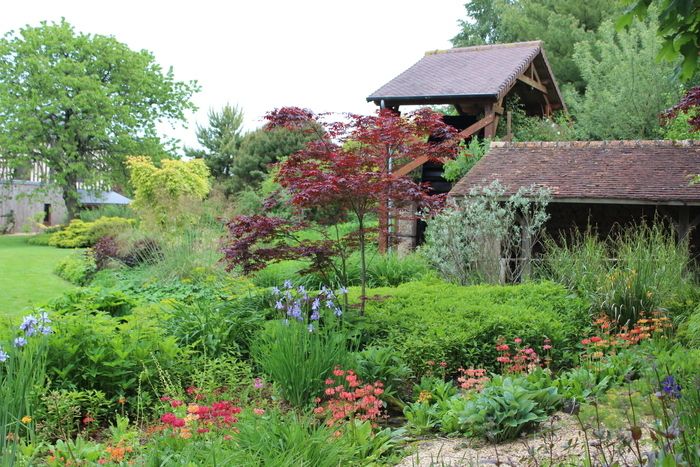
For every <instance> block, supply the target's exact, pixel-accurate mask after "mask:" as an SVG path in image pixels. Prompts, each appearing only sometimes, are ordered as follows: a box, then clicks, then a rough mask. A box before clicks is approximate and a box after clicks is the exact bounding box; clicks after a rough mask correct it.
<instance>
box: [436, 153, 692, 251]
mask: <svg viewBox="0 0 700 467" xmlns="http://www.w3.org/2000/svg"><path fill="white" fill-rule="evenodd" d="M698 173H700V141H668V140H662V141H573V142H527V143H508V142H493V143H491V147H490V150H489V151H488V153H487V154H486V155H485V156H484V157H483V158H482V159H481V160H480V161H479V162H477V164H476V165H475V166H474V167H473V168H472V169H471V170H470V171H469V173H467V175H465V176H464V177H463V178H462V179H461V180H459V181H458V182H457V183H456V184H455V186H454V188H452V190H451V191H450V193H449V198H452V199H454V198H459V197H465V196H469V192H470V191H471V190H472V188H476V187H483V186H487V185H489V184H490V183H492V182H493V181H496V180H498V181H499V182H500V183H501V184H502V185H503V186H504V187H505V188H506V193H505V195H506V196H509V195H511V194H513V193H515V192H516V191H517V190H518V188H520V187H529V186H532V185H536V186H542V187H546V188H548V189H549V190H550V191H551V194H552V201H551V202H550V204H549V206H548V212H549V214H550V216H551V217H550V219H549V221H548V222H547V225H546V228H547V231H548V232H549V233H550V234H551V233H556V232H558V231H570V230H571V228H573V227H577V228H579V229H585V228H586V227H587V226H588V225H589V224H591V225H592V226H593V227H595V228H596V229H597V231H598V232H599V233H600V234H601V235H602V236H604V235H607V234H608V233H610V232H611V231H612V230H613V229H614V228H616V227H617V226H620V225H626V224H629V223H632V222H640V221H642V220H643V219H646V220H652V219H654V218H655V216H663V217H665V218H666V219H668V221H669V222H670V223H671V224H672V225H673V226H674V227H675V229H676V231H677V234H678V238H679V239H684V238H686V237H687V236H690V237H689V241H690V245H691V248H692V250H693V252H694V253H695V254H698V253H700V234H699V233H698V230H697V229H696V227H697V226H698V224H699V223H700V184H691V183H690V181H691V177H692V176H693V175H695V174H698Z"/></svg>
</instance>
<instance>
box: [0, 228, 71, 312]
mask: <svg viewBox="0 0 700 467" xmlns="http://www.w3.org/2000/svg"><path fill="white" fill-rule="evenodd" d="M71 253H72V250H64V249H59V248H53V247H48V246H34V245H28V244H27V243H26V237H23V236H15V235H5V236H0V320H4V318H6V317H16V316H18V315H21V314H22V312H23V310H25V309H26V308H27V307H30V306H32V305H38V304H41V303H43V302H46V301H47V300H49V299H51V298H54V297H56V296H58V295H60V294H61V293H63V292H65V291H66V290H69V289H71V288H73V287H74V286H73V285H71V284H70V283H68V282H66V281H64V280H63V279H61V278H59V277H58V276H56V275H55V274H54V273H53V269H54V267H55V266H56V263H58V261H59V260H60V259H61V258H63V257H65V256H67V255H69V254H71Z"/></svg>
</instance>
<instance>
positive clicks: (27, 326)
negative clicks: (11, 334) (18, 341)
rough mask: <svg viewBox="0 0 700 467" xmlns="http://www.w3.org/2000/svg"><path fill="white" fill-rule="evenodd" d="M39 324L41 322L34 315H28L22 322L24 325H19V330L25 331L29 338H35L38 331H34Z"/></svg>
mask: <svg viewBox="0 0 700 467" xmlns="http://www.w3.org/2000/svg"><path fill="white" fill-rule="evenodd" d="M37 324H39V321H37V319H36V318H35V317H34V316H33V315H28V316H25V317H24V320H23V321H22V324H20V325H19V328H20V329H21V330H22V331H24V333H25V334H26V335H27V336H33V335H34V334H36V329H34V326H36V325H37Z"/></svg>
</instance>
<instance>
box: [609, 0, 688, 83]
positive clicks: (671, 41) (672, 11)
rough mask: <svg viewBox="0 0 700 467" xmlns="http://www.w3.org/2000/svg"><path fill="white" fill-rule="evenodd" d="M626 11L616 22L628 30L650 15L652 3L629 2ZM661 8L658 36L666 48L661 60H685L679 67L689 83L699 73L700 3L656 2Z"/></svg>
mask: <svg viewBox="0 0 700 467" xmlns="http://www.w3.org/2000/svg"><path fill="white" fill-rule="evenodd" d="M625 3H627V4H628V8H627V11H626V12H625V14H624V15H622V16H621V17H620V19H619V20H618V22H617V26H618V28H622V27H629V26H630V24H632V20H633V19H634V18H635V17H637V18H639V19H644V18H645V17H647V16H648V15H649V8H650V6H651V5H652V0H626V2H625ZM654 3H655V4H656V5H657V7H658V9H659V30H658V33H659V36H661V37H662V38H663V47H662V48H661V50H660V51H659V58H662V59H665V60H667V61H672V62H675V61H676V60H677V59H678V58H679V57H683V61H682V63H681V65H680V69H679V71H680V78H681V79H682V80H684V81H687V80H690V79H691V78H692V77H693V76H694V75H695V72H696V71H697V70H698V54H700V1H698V0H659V1H657V2H654Z"/></svg>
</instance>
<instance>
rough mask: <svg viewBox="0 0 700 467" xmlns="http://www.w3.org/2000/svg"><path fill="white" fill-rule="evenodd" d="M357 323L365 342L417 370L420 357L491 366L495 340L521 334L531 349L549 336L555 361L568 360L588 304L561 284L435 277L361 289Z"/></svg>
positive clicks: (563, 362) (421, 366)
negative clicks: (364, 296)
mask: <svg viewBox="0 0 700 467" xmlns="http://www.w3.org/2000/svg"><path fill="white" fill-rule="evenodd" d="M368 298H369V300H368V304H367V314H366V318H365V320H364V321H363V322H362V336H363V337H362V338H363V342H365V343H373V344H379V345H383V346H389V347H392V348H394V349H395V350H396V351H397V352H398V353H399V354H401V355H402V356H403V358H404V359H405V360H406V362H407V363H408V365H409V366H410V367H411V368H412V369H413V370H414V371H416V372H420V371H422V370H424V369H425V361H426V360H434V361H445V362H447V364H448V368H449V369H450V370H451V371H453V372H456V370H457V369H458V368H459V367H466V366H472V367H474V368H487V369H494V370H495V369H496V357H498V352H497V351H496V349H495V342H496V339H497V338H498V337H500V336H506V337H508V338H513V337H521V338H522V339H523V341H524V342H528V343H531V344H532V345H534V346H535V347H536V348H537V350H538V351H539V350H540V349H539V348H538V347H537V343H540V342H542V339H543V338H544V337H547V338H549V339H550V340H551V341H552V345H553V347H554V348H553V349H552V357H553V361H554V365H555V366H566V365H568V364H570V363H571V360H570V358H571V357H570V356H569V354H568V352H569V351H571V350H572V349H574V348H575V346H576V344H577V343H578V340H579V338H578V336H579V335H580V334H581V330H582V329H585V328H586V327H587V326H588V325H589V324H588V323H589V318H588V311H587V310H588V304H587V303H586V302H585V301H584V300H582V299H580V298H576V297H574V296H572V295H571V294H570V293H569V292H568V291H567V290H566V288H564V287H563V286H560V285H557V284H554V283H551V282H542V283H531V284H523V285H516V286H508V287H504V286H488V285H482V286H472V287H462V286H459V285H454V284H447V283H445V282H441V281H439V280H433V281H421V282H411V283H408V284H403V285H400V286H398V287H396V288H378V289H371V290H369V291H368Z"/></svg>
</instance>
